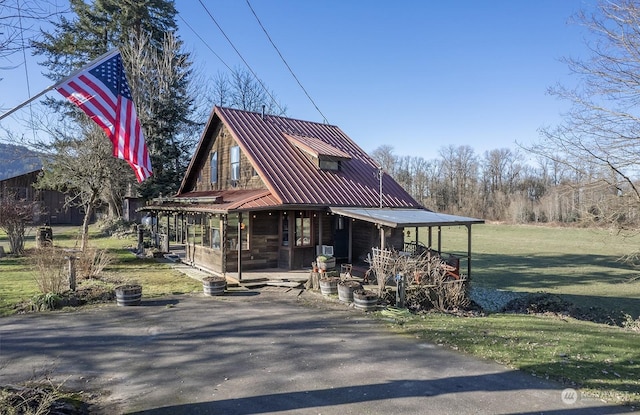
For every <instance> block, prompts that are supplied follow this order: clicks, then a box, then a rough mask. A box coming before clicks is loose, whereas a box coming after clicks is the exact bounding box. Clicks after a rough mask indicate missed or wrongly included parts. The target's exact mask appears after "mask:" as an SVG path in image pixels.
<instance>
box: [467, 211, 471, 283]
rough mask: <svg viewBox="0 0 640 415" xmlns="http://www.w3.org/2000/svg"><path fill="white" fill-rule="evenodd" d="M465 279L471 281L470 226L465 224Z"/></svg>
mask: <svg viewBox="0 0 640 415" xmlns="http://www.w3.org/2000/svg"><path fill="white" fill-rule="evenodd" d="M467 279H468V280H469V281H471V224H470V223H468V224H467Z"/></svg>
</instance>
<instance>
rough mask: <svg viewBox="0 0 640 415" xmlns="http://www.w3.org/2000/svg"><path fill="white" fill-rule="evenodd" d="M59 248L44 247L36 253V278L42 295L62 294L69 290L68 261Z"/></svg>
mask: <svg viewBox="0 0 640 415" xmlns="http://www.w3.org/2000/svg"><path fill="white" fill-rule="evenodd" d="M66 255H67V254H66V253H65V252H64V251H63V250H62V249H59V248H55V247H44V248H41V249H37V250H36V251H34V254H33V256H32V257H31V258H32V261H33V265H34V278H35V280H36V284H37V285H38V289H39V290H40V292H41V293H42V294H47V293H54V294H61V293H63V292H65V291H67V290H68V288H69V286H68V259H67V258H66Z"/></svg>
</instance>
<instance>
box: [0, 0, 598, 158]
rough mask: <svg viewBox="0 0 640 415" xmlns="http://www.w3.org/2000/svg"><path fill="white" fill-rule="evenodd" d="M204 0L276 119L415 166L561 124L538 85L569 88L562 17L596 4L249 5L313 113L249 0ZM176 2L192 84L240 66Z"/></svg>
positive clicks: (493, 0) (34, 81) (489, 0)
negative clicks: (194, 76)
mask: <svg viewBox="0 0 640 415" xmlns="http://www.w3.org/2000/svg"><path fill="white" fill-rule="evenodd" d="M202 1H203V3H205V5H206V6H207V8H208V10H209V11H210V12H211V14H212V15H213V17H214V18H215V20H216V21H217V22H218V24H219V25H220V27H221V28H222V30H224V32H225V34H226V36H227V37H228V38H229V39H230V40H231V42H232V43H233V46H234V47H235V48H236V49H237V50H238V51H239V52H240V54H241V55H242V58H243V59H244V60H246V62H248V64H249V65H250V67H251V70H253V71H255V72H256V73H257V75H258V76H259V77H260V78H261V79H262V81H263V82H264V83H265V85H267V87H268V88H269V89H270V90H272V91H274V92H275V94H276V98H277V99H278V101H279V102H281V103H283V104H284V105H286V109H287V116H289V117H291V118H297V119H303V120H309V121H317V122H325V121H326V122H328V123H330V124H334V125H337V126H338V127H340V128H341V129H342V130H343V131H344V132H345V133H346V134H347V135H348V136H349V137H351V138H352V139H353V140H354V141H355V142H356V143H357V144H359V145H360V146H361V147H362V148H363V149H364V150H365V151H368V152H371V151H373V150H374V149H376V148H378V147H379V146H382V145H390V146H392V147H393V150H394V153H395V154H396V155H399V156H420V157H423V158H425V159H433V158H438V157H439V151H440V150H441V149H442V148H443V147H446V146H449V145H453V146H462V145H468V146H470V147H471V148H473V149H474V151H475V152H476V154H478V155H479V156H481V155H483V154H484V152H485V151H489V150H493V149H498V148H511V149H516V148H517V147H518V146H517V144H516V143H519V144H523V145H525V146H526V145H529V144H532V143H534V142H536V141H537V140H539V137H540V135H539V129H540V128H541V127H545V126H553V125H556V124H558V123H559V122H560V121H561V114H562V112H563V111H565V110H566V109H567V104H566V103H564V102H562V101H559V100H557V98H555V97H553V96H550V95H548V94H547V89H548V88H549V87H552V86H554V85H556V84H563V85H571V84H572V83H574V82H575V81H576V80H575V79H574V78H575V77H574V76H571V75H570V73H569V70H568V68H567V66H566V64H565V63H562V62H561V58H563V57H580V56H581V55H584V54H585V53H586V52H585V51H586V49H585V46H584V41H583V39H584V38H585V36H586V33H585V31H584V28H582V27H581V26H579V25H577V24H575V23H570V18H571V17H572V16H573V15H575V13H576V12H578V11H579V10H581V9H586V10H589V9H590V8H593V6H594V2H593V1H587V0H527V1H524V0H523V1H515V0H509V1H499V0H485V1H477V0H476V1H472V0H469V1H463V0H452V1H435V0H429V1H424V0H401V1H394V2H390V1H378V0H368V1H357V0H250V4H251V6H252V7H253V9H254V11H255V13H256V14H257V16H258V18H259V19H260V21H261V22H262V24H263V25H264V27H265V29H266V30H267V32H268V34H269V36H270V37H271V39H272V40H273V42H274V43H275V45H276V46H277V47H278V49H279V50H280V52H281V54H282V56H283V57H284V59H285V60H286V62H287V64H288V65H289V66H290V67H291V69H292V70H293V72H294V74H295V75H296V77H297V78H298V79H299V80H300V82H301V84H302V86H303V87H304V88H305V89H306V91H307V92H308V94H309V95H310V96H311V98H312V99H313V101H314V102H315V105H314V104H313V103H312V102H311V101H310V100H309V98H307V96H306V95H305V92H304V91H303V90H302V89H301V88H300V86H299V85H298V83H297V82H296V80H295V79H294V78H293V76H292V75H291V73H290V72H289V70H288V69H287V67H286V66H285V64H284V63H283V61H282V59H281V58H280V57H279V56H278V53H277V51H276V50H275V49H274V47H273V46H272V45H271V43H270V42H269V39H268V38H267V36H266V35H265V33H264V32H263V30H262V28H261V27H260V26H259V24H258V22H257V20H256V18H255V17H254V15H253V13H252V12H251V9H250V8H249V6H248V4H247V1H246V0H216V1H212V0H202ZM175 4H176V9H177V11H178V13H179V14H178V17H177V23H178V26H179V31H178V34H179V36H180V37H181V39H182V40H183V41H184V47H185V49H186V51H188V52H190V53H191V54H192V60H193V63H194V68H195V69H196V70H197V71H198V72H199V73H200V74H201V75H202V77H203V78H202V79H211V78H212V77H213V76H215V75H216V74H217V73H218V72H226V71H228V70H227V67H226V66H230V67H232V68H234V67H241V66H243V65H244V64H243V62H242V59H241V58H240V57H239V56H238V54H237V53H236V51H235V50H234V47H232V46H231V45H230V44H229V42H228V41H227V39H226V38H225V36H224V35H223V34H222V33H221V31H220V30H219V29H218V27H217V26H216V25H215V23H214V22H213V20H212V19H211V18H210V17H209V15H208V14H207V12H206V11H205V9H204V8H203V6H202V5H201V4H200V2H199V1H198V0H177V1H176V2H175ZM185 22H187V23H188V24H189V26H191V28H193V30H194V31H195V32H196V33H197V35H196V33H194V31H192V29H191V28H189V27H188V26H187V25H186V24H185ZM198 36H200V37H202V38H203V39H204V40H205V41H206V44H205V43H203V41H202V40H200V39H199V38H198ZM210 49H213V51H215V54H214V53H213V52H212V51H211V50H210ZM216 55H218V56H219V57H220V58H221V59H222V61H224V62H222V61H221V60H220V59H219V58H218V57H217V56H216ZM12 59H13V60H14V63H15V64H16V65H17V66H16V67H15V68H14V69H6V65H5V66H4V67H2V68H0V77H2V78H4V79H3V80H2V81H0V112H4V111H6V110H8V109H10V108H12V107H14V106H16V105H18V104H19V103H21V102H22V101H24V100H26V99H27V98H28V97H29V93H28V90H27V87H26V85H27V82H26V79H27V77H26V75H25V67H24V65H23V64H22V56H14V57H13V58H12ZM0 66H2V65H0ZM27 71H28V73H29V87H30V91H31V95H34V94H36V93H37V92H39V91H40V90H42V89H44V88H46V87H47V86H49V85H51V81H49V80H48V79H45V78H44V77H42V75H41V71H42V69H41V68H40V67H39V66H38V65H37V58H32V57H28V58H27ZM48 94H54V95H55V94H56V92H49V93H48ZM315 106H317V107H318V108H319V111H318V109H316V108H315ZM27 112H28V110H27V109H24V110H20V111H19V112H18V113H17V114H16V116H13V115H12V116H10V117H8V118H7V119H6V120H2V121H0V126H2V127H6V126H10V127H11V128H14V129H17V130H19V131H20V130H21V129H23V128H24V127H21V126H20V124H19V123H18V122H17V120H18V119H19V118H24V117H26V116H27ZM21 132H22V133H24V134H27V135H28V134H31V132H29V131H21ZM0 138H1V137H0Z"/></svg>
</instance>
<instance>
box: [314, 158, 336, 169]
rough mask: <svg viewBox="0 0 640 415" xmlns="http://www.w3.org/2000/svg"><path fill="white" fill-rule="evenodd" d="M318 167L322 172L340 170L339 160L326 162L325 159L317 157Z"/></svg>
mask: <svg viewBox="0 0 640 415" xmlns="http://www.w3.org/2000/svg"><path fill="white" fill-rule="evenodd" d="M318 167H320V168H321V169H322V170H336V171H338V170H340V161H339V160H327V159H325V158H322V157H319V160H318Z"/></svg>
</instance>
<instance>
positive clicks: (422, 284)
mask: <svg viewBox="0 0 640 415" xmlns="http://www.w3.org/2000/svg"><path fill="white" fill-rule="evenodd" d="M372 268H373V271H374V272H375V274H376V278H377V280H378V289H379V291H380V293H379V295H380V296H381V297H383V296H384V291H385V287H386V284H387V283H389V281H390V280H391V279H393V278H394V277H396V279H397V280H399V281H402V284H400V286H399V287H398V288H399V289H403V287H406V295H405V296H404V300H405V305H406V306H407V308H409V309H411V310H414V311H420V310H427V309H435V310H439V311H452V310H459V309H463V308H466V307H468V306H469V305H470V303H471V301H470V300H469V296H468V293H467V280H466V279H464V278H460V277H459V276H453V275H454V274H452V273H451V272H450V268H451V267H448V266H447V264H446V263H445V261H444V260H443V259H442V257H441V256H440V255H438V254H437V253H436V252H433V251H429V250H427V251H425V252H423V253H421V254H420V255H418V256H415V255H405V254H403V253H400V252H396V251H380V250H374V255H373V258H372ZM405 284H406V285H405ZM401 297H402V296H401Z"/></svg>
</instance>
